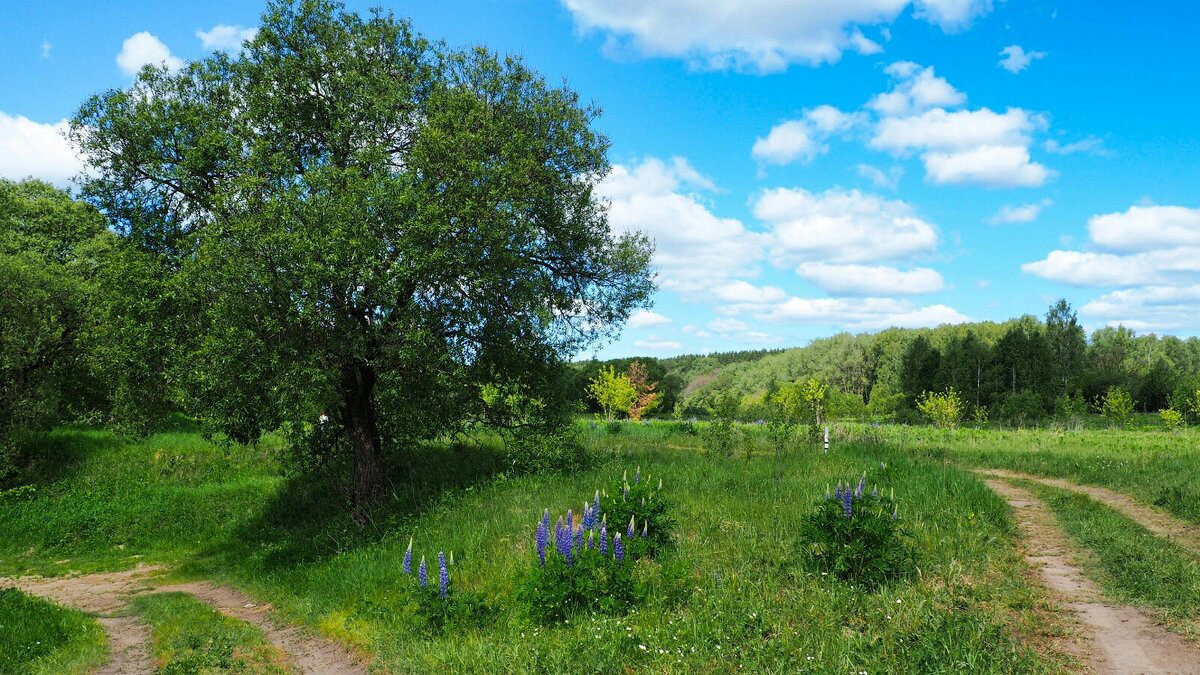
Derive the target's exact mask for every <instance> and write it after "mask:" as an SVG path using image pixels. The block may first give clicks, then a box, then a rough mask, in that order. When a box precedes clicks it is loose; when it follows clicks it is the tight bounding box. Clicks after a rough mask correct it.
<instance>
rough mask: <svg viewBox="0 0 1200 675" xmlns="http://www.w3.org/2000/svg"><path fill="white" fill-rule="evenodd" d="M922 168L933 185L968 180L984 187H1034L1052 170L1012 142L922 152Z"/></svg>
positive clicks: (1047, 177)
mask: <svg viewBox="0 0 1200 675" xmlns="http://www.w3.org/2000/svg"><path fill="white" fill-rule="evenodd" d="M922 159H923V160H924V161H925V171H926V173H927V175H928V176H929V178H930V179H931V180H932V181H933V182H934V183H936V184H937V185H948V184H955V183H971V184H975V185H983V186H986V187H1038V186H1039V185H1042V184H1044V183H1045V182H1046V181H1047V180H1049V179H1050V178H1051V177H1052V176H1054V175H1056V174H1055V172H1053V171H1051V170H1050V169H1047V168H1046V167H1045V166H1044V165H1042V164H1038V163H1037V162H1031V161H1030V160H1029V149H1028V148H1025V147H1021V146H1016V145H981V146H979V147H976V148H971V149H970V150H962V151H958V152H930V153H926V154H925V155H923V156H922Z"/></svg>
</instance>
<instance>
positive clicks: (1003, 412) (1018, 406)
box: [993, 389, 1046, 426]
mask: <svg viewBox="0 0 1200 675" xmlns="http://www.w3.org/2000/svg"><path fill="white" fill-rule="evenodd" d="M993 408H994V409H995V411H996V417H997V418H999V419H1000V420H1001V421H1003V422H1004V423H1005V424H1011V425H1013V426H1023V425H1025V424H1033V423H1036V422H1038V421H1039V420H1041V419H1042V417H1043V416H1044V415H1045V414H1046V408H1045V406H1044V405H1043V404H1042V397H1041V396H1038V394H1037V392H1034V391H1030V390H1029V389H1022V390H1021V391H1018V392H1015V393H1009V394H1005V395H1004V396H1003V397H1001V398H1000V402H999V403H997V404H996V405H995V406H993Z"/></svg>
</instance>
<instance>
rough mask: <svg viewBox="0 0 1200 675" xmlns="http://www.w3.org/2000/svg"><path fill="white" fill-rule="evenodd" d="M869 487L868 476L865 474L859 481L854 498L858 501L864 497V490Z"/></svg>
mask: <svg viewBox="0 0 1200 675" xmlns="http://www.w3.org/2000/svg"><path fill="white" fill-rule="evenodd" d="M866 487H867V474H866V472H863V475H862V478H859V479H858V487H856V488H854V498H855V499H858V498H859V497H861V496H862V493H863V489H864V488H866Z"/></svg>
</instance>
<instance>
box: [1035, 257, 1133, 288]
mask: <svg viewBox="0 0 1200 675" xmlns="http://www.w3.org/2000/svg"><path fill="white" fill-rule="evenodd" d="M1021 270H1022V271H1024V272H1027V273H1029V274H1033V275H1036V276H1039V277H1042V278H1043V279H1049V280H1050V281H1058V282H1061V283H1064V284H1070V285H1072V286H1132V285H1136V284H1144V283H1147V282H1148V281H1150V280H1152V279H1153V278H1154V277H1155V274H1156V272H1155V270H1154V269H1153V268H1148V267H1146V266H1145V262H1144V261H1135V260H1130V259H1128V258H1126V257H1123V256H1119V255H1114V254H1111V253H1090V252H1082V251H1051V252H1050V253H1049V255H1047V256H1046V258H1045V259H1044V260H1038V261H1036V262H1031V263H1025V264H1023V265H1021Z"/></svg>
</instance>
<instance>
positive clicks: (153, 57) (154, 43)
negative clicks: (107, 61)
mask: <svg viewBox="0 0 1200 675" xmlns="http://www.w3.org/2000/svg"><path fill="white" fill-rule="evenodd" d="M117 65H118V66H120V67H121V72H123V73H125V74H126V75H129V76H130V77H132V76H134V75H137V74H138V71H140V70H141V69H142V67H143V66H146V65H153V66H162V65H165V66H166V67H167V68H168V69H170V70H178V69H179V68H182V67H183V60H182V59H180V58H179V57H177V56H175V55H173V54H171V50H170V49H168V48H167V46H166V45H165V44H163V43H162V40H159V39H158V38H157V37H155V36H154V35H153V34H151V33H148V32H146V31H142V32H140V33H135V34H133V35H131V36H129V37H128V38H125V42H124V43H122V44H121V53H119V54H117Z"/></svg>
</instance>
